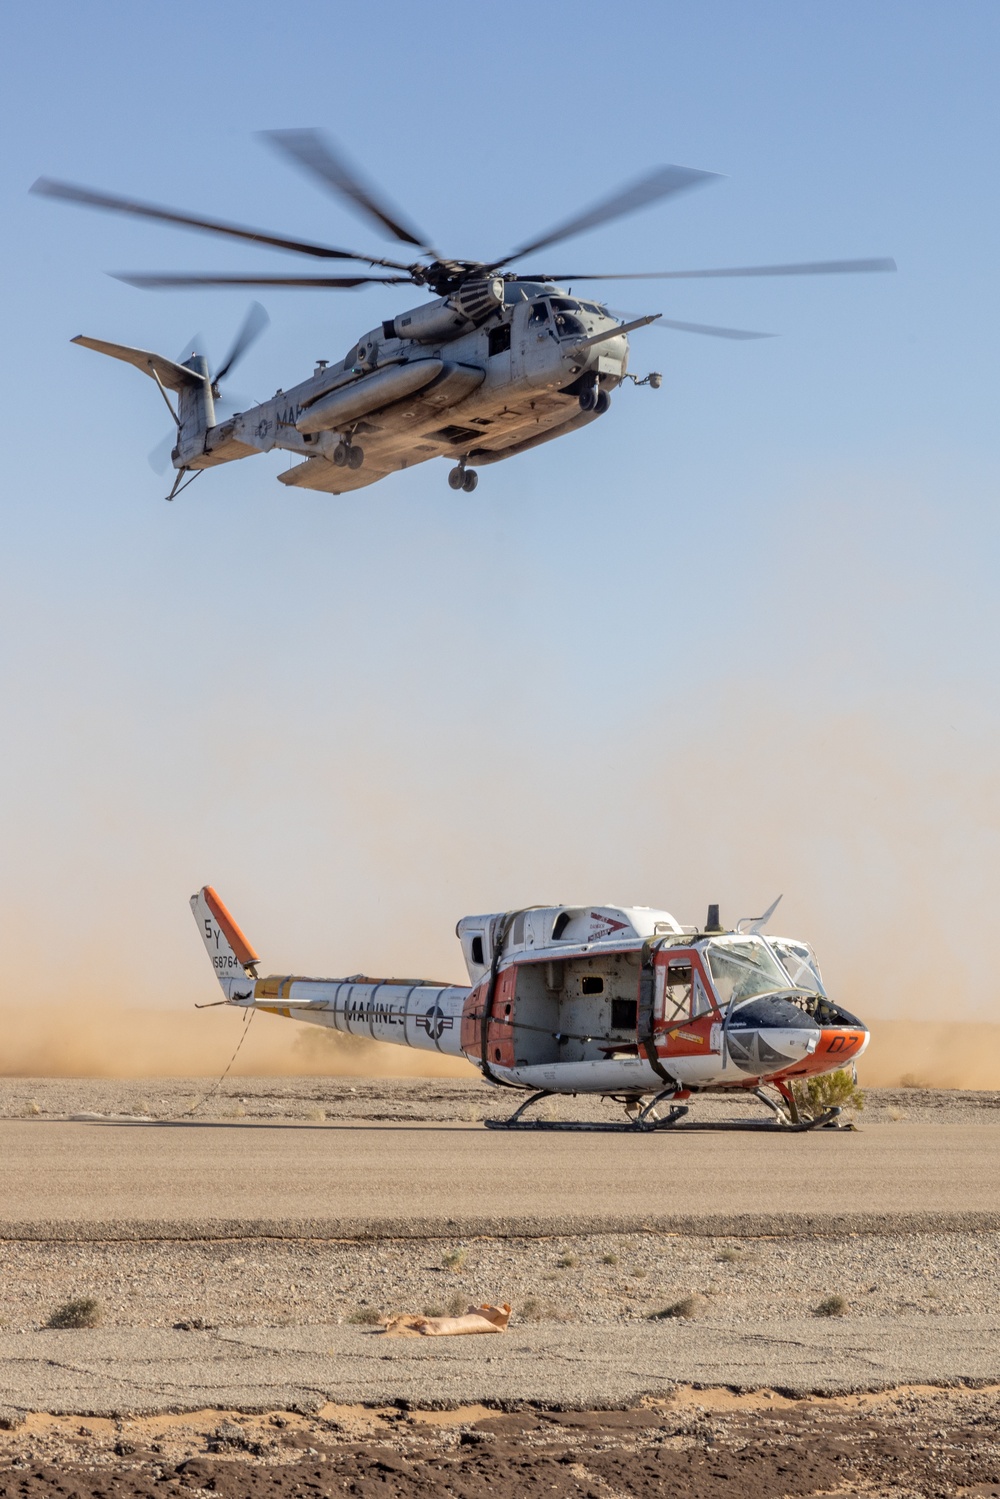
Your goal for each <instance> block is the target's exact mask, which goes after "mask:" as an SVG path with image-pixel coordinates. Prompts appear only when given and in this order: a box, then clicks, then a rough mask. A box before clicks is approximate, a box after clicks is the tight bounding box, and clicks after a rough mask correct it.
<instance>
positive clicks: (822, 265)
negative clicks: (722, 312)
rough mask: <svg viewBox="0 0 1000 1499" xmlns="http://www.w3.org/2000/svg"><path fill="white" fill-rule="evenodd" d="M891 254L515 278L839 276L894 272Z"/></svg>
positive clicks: (631, 279) (668, 278)
mask: <svg viewBox="0 0 1000 1499" xmlns="http://www.w3.org/2000/svg"><path fill="white" fill-rule="evenodd" d="M895 269H896V262H895V261H894V260H893V259H892V258H891V257H890V256H883V257H881V258H879V259H876V260H807V261H805V262H804V263H803V264H802V265H738V266H730V267H728V268H727V269H725V270H718V271H609V272H608V273H607V274H606V275H599V274H597V273H591V274H585V275H582V276H581V275H571V274H570V273H569V272H567V273H566V274H565V275H560V276H515V278H514V279H515V281H694V280H705V279H706V278H711V277H721V276H837V275H845V274H848V273H858V272H865V271H894V270H895Z"/></svg>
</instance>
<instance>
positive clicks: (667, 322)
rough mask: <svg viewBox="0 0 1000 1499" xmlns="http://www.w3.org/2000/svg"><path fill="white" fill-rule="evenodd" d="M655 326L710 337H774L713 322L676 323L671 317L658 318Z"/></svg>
mask: <svg viewBox="0 0 1000 1499" xmlns="http://www.w3.org/2000/svg"><path fill="white" fill-rule="evenodd" d="M654 326H655V327H657V328H674V329H676V331H677V332H678V333H707V334H708V335H709V337H710V338H739V339H745V338H774V337H775V335H774V334H773V333H751V332H750V330H749V329H747V328H719V327H717V326H716V325H715V324H714V323H678V322H674V321H673V320H672V319H671V318H668V317H664V318H660V320H659V322H657V323H656V324H654Z"/></svg>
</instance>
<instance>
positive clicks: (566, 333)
mask: <svg viewBox="0 0 1000 1499" xmlns="http://www.w3.org/2000/svg"><path fill="white" fill-rule="evenodd" d="M586 333H587V330H586V328H585V327H584V326H583V323H582V322H581V321H580V319H579V318H578V317H574V316H573V314H572V313H571V312H557V313H556V336H557V337H558V338H581V337H586Z"/></svg>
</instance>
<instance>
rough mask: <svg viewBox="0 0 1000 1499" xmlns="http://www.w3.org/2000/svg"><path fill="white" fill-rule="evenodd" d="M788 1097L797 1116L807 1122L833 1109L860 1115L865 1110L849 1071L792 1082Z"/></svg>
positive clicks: (863, 1100) (841, 1070) (828, 1073)
mask: <svg viewBox="0 0 1000 1499" xmlns="http://www.w3.org/2000/svg"><path fill="white" fill-rule="evenodd" d="M792 1097H793V1098H794V1099H795V1102H796V1105H797V1106H798V1110H799V1113H800V1114H805V1115H807V1116H808V1117H809V1118H810V1119H815V1118H816V1117H817V1115H819V1114H823V1113H825V1112H826V1110H827V1109H833V1108H841V1109H845V1108H846V1109H855V1110H856V1111H857V1112H858V1113H859V1114H860V1113H861V1111H862V1109H863V1108H864V1106H865V1095H864V1093H862V1091H861V1089H860V1088H859V1087H858V1085H857V1083H856V1082H855V1081H854V1070H853V1068H851V1067H841V1068H840V1069H839V1071H837V1072H823V1073H820V1075H819V1076H818V1077H802V1078H796V1080H795V1081H794V1082H793V1083H792Z"/></svg>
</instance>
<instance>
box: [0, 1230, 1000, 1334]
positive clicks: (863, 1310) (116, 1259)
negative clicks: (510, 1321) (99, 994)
mask: <svg viewBox="0 0 1000 1499" xmlns="http://www.w3.org/2000/svg"><path fill="white" fill-rule="evenodd" d="M85 1297H92V1298H94V1299H95V1300H97V1301H98V1302H99V1303H100V1307H101V1312H102V1318H103V1323H104V1325H106V1326H109V1327H129V1328H134V1327H173V1326H175V1325H176V1324H177V1323H179V1322H188V1323H192V1324H194V1325H198V1324H199V1323H200V1324H204V1325H210V1326H216V1325H225V1326H229V1327H261V1326H268V1327H275V1326H303V1325H311V1324H321V1325H325V1324H330V1323H337V1322H359V1323H360V1324H362V1325H363V1324H364V1323H366V1322H369V1321H372V1322H374V1321H377V1320H378V1319H379V1318H380V1317H382V1316H385V1315H389V1314H391V1313H393V1312H400V1311H408V1312H425V1313H428V1314H432V1313H438V1312H445V1311H454V1310H461V1311H464V1310H465V1308H466V1306H467V1305H469V1304H470V1303H471V1302H480V1301H490V1302H494V1303H499V1302H503V1301H508V1302H510V1303H511V1304H512V1305H513V1306H514V1308H515V1310H516V1312H517V1314H518V1317H519V1319H520V1320H521V1321H546V1322H568V1323H583V1324H592V1325H593V1324H601V1325H622V1324H625V1323H629V1322H635V1321H641V1320H644V1319H645V1318H648V1317H649V1316H651V1315H652V1314H655V1313H659V1312H663V1311H664V1310H665V1309H667V1308H670V1307H674V1306H676V1305H677V1304H678V1303H684V1302H686V1301H688V1300H689V1299H690V1305H689V1306H688V1307H687V1311H688V1314H689V1315H691V1316H695V1317H699V1318H703V1319H706V1320H708V1321H709V1322H712V1323H717V1324H722V1325H725V1326H733V1327H736V1326H746V1325H748V1324H750V1323H756V1322H759V1321H761V1320H762V1319H763V1320H768V1319H796V1318H802V1317H804V1316H808V1315H810V1314H812V1313H814V1311H815V1309H816V1308H817V1307H818V1306H819V1305H820V1304H821V1303H822V1302H824V1301H826V1300H828V1299H829V1298H831V1297H839V1298H841V1301H842V1303H843V1305H842V1307H840V1308H839V1313H840V1314H843V1313H846V1314H849V1315H850V1316H851V1317H852V1318H855V1319H857V1318H861V1319H865V1318H886V1317H892V1316H907V1317H912V1316H914V1315H919V1316H926V1317H929V1318H933V1317H935V1316H939V1315H942V1314H945V1315H956V1314H974V1315H980V1316H982V1317H984V1318H989V1317H996V1316H1000V1234H988V1235H966V1234H960V1233H953V1234H932V1233H928V1234H908V1235H905V1236H896V1235H872V1236H868V1235H857V1234H855V1235H850V1236H848V1237H844V1238H828V1237H815V1238H813V1237H809V1238H800V1239H796V1238H780V1239H778V1238H759V1239H746V1238H741V1239H728V1238H686V1237H680V1236H672V1235H663V1234H657V1233H643V1234H627V1235H622V1234H597V1235H588V1236H587V1237H585V1238H574V1237H572V1236H566V1237H558V1238H552V1239H518V1238H512V1239H455V1240H434V1239H426V1240H422V1241H420V1242H417V1243H414V1242H412V1241H407V1242H398V1241H397V1242H394V1241H383V1242H381V1243H370V1242H365V1243H359V1242H339V1243H338V1242H329V1241H316V1240H284V1241H275V1240H239V1241H191V1242H186V1243H182V1244H176V1243H115V1244H100V1243H59V1244H52V1243H33V1242H25V1241H11V1240H8V1241H6V1242H4V1243H3V1244H2V1245H0V1326H2V1327H3V1328H4V1329H5V1330H8V1331H21V1330H25V1331H26V1330H30V1329H35V1328H39V1327H41V1326H44V1325H45V1323H46V1322H47V1321H48V1318H49V1316H50V1315H51V1313H52V1312H53V1310H54V1309H55V1308H56V1307H57V1306H60V1305H61V1304H63V1303H64V1302H67V1301H71V1300H75V1299H78V1298H85ZM837 1314H838V1312H837V1311H835V1312H834V1315H837Z"/></svg>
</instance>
